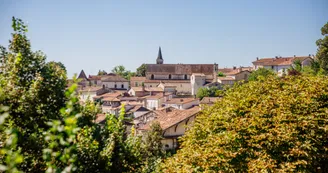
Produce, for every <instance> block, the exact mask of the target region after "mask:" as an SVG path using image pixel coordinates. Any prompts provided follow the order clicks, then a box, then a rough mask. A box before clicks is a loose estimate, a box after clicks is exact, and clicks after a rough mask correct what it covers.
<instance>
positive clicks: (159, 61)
mask: <svg viewBox="0 0 328 173" xmlns="http://www.w3.org/2000/svg"><path fill="white" fill-rule="evenodd" d="M163 62H164V60H163V57H162V50H161V46H160V47H159V50H158V56H157V59H156V63H157V64H163Z"/></svg>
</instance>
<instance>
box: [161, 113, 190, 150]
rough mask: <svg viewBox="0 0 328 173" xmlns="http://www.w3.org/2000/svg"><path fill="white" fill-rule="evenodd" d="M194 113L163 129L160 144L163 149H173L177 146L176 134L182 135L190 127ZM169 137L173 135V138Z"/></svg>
mask: <svg viewBox="0 0 328 173" xmlns="http://www.w3.org/2000/svg"><path fill="white" fill-rule="evenodd" d="M195 117H196V116H195V115H194V116H192V117H190V118H187V119H185V120H183V121H181V122H180V123H178V124H177V125H174V126H172V127H170V128H168V129H166V130H164V138H165V139H163V140H162V144H163V147H164V149H174V148H176V147H177V145H178V144H177V141H176V138H177V136H182V135H184V134H185V132H186V130H187V129H188V127H190V126H191V125H192V124H193V122H194V121H195ZM169 137H175V140H174V138H173V139H172V138H169Z"/></svg>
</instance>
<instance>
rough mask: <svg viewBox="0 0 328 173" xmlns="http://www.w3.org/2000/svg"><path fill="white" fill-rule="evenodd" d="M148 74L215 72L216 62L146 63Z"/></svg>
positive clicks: (207, 73) (208, 73)
mask: <svg viewBox="0 0 328 173" xmlns="http://www.w3.org/2000/svg"><path fill="white" fill-rule="evenodd" d="M146 68H147V70H146V73H147V74H181V75H184V74H187V75H191V74H192V73H204V74H206V75H210V74H213V72H214V64H146Z"/></svg>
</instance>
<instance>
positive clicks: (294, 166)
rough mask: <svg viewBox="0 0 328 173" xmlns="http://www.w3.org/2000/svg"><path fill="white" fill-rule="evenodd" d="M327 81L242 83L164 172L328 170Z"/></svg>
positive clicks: (208, 112)
mask: <svg viewBox="0 0 328 173" xmlns="http://www.w3.org/2000/svg"><path fill="white" fill-rule="evenodd" d="M327 79H328V78H327V77H318V76H303V75H300V76H286V77H283V78H276V77H272V76H271V77H268V78H267V79H266V80H264V81H250V82H248V83H246V84H243V85H237V86H235V87H233V88H231V89H230V90H229V91H227V92H226V93H225V97H224V98H223V99H221V100H219V101H218V102H217V103H216V104H215V105H214V106H213V107H210V108H207V109H205V110H204V111H202V112H201V113H200V115H199V116H198V117H197V121H196V122H195V124H194V126H193V127H192V129H191V130H190V131H189V132H187V134H186V135H185V136H184V137H182V145H181V149H180V150H179V151H178V152H177V154H176V155H175V156H173V157H172V158H168V159H167V160H166V161H165V162H164V163H163V164H162V169H163V172H316V171H318V170H319V169H321V171H322V172H327V171H328V166H327V164H326V163H328V155H327V154H328V146H327V143H328V138H327V135H328V121H327V119H328V114H327V111H328V104H327V101H328V80H327Z"/></svg>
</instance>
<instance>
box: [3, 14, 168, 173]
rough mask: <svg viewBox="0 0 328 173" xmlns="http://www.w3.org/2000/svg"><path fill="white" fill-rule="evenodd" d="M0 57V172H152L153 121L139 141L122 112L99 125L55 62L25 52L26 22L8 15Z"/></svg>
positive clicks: (157, 155) (158, 154)
mask: <svg viewBox="0 0 328 173" xmlns="http://www.w3.org/2000/svg"><path fill="white" fill-rule="evenodd" d="M12 26H13V29H14V33H13V34H12V40H10V44H9V48H8V50H7V49H5V48H4V47H1V49H0V50H1V51H0V60H1V72H0V108H1V109H0V172H152V171H154V170H155V168H156V167H157V166H156V165H157V164H158V163H159V161H160V160H161V158H163V157H164V154H165V153H164V151H162V148H161V147H158V146H161V143H160V141H161V133H162V132H161V129H160V128H158V127H159V125H156V124H154V125H153V126H151V130H150V131H149V132H148V133H147V134H146V136H148V137H147V140H142V139H141V137H140V136H138V135H137V134H136V133H135V130H134V128H132V129H131V133H129V134H128V133H127V129H126V126H125V120H124V119H125V118H124V114H125V113H124V110H122V111H121V114H120V116H119V117H115V116H114V115H108V116H107V119H106V123H105V125H104V126H103V127H102V126H100V125H98V124H95V123H94V120H95V118H96V114H97V113H99V108H97V106H96V105H94V103H92V102H90V101H87V102H86V104H85V105H83V106H81V105H80V104H79V102H78V98H77V93H76V88H77V85H76V81H75V84H73V85H72V87H70V88H69V89H68V90H66V89H65V87H66V70H65V68H64V66H63V65H62V64H61V63H57V62H48V63H47V62H46V61H45V60H46V56H45V55H44V54H43V53H42V52H40V51H37V52H33V51H32V50H31V44H30V41H29V40H28V39H27V36H26V32H27V27H26V25H25V24H24V23H23V22H22V21H21V20H20V19H15V18H13V24H12Z"/></svg>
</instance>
